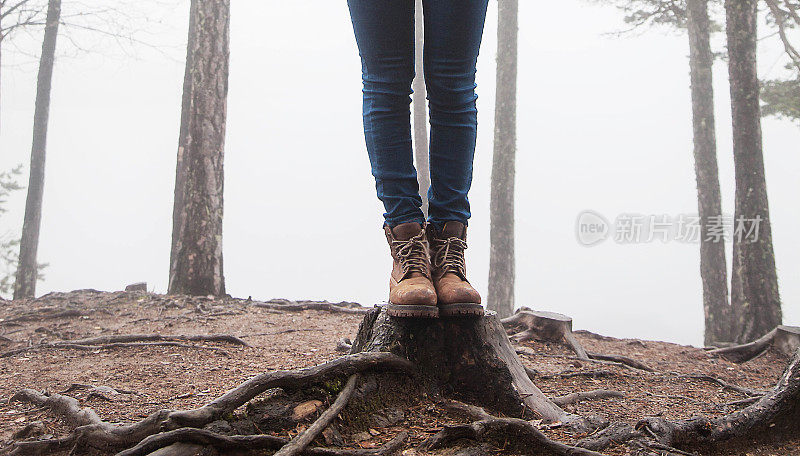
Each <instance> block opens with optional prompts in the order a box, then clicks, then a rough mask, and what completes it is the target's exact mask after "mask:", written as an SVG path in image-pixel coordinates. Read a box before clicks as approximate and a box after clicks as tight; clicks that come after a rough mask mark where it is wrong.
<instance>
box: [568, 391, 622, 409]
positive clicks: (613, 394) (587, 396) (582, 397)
mask: <svg viewBox="0 0 800 456" xmlns="http://www.w3.org/2000/svg"><path fill="white" fill-rule="evenodd" d="M618 397H625V394H623V393H621V392H619V391H608V390H595V391H585V392H577V393H570V394H565V395H563V396H558V397H555V398H553V402H554V403H555V404H556V405H558V406H559V407H563V406H565V405H569V404H575V403H577V402H582V401H595V400H598V399H609V398H618Z"/></svg>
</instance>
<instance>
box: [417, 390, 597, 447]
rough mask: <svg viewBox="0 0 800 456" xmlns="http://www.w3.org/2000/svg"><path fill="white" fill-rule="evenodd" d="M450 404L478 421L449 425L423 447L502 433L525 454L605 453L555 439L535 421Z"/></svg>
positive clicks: (452, 408)
mask: <svg viewBox="0 0 800 456" xmlns="http://www.w3.org/2000/svg"><path fill="white" fill-rule="evenodd" d="M446 407H447V408H449V409H450V410H453V411H456V412H459V413H463V414H465V415H467V416H468V417H469V418H470V419H475V420H477V421H474V422H472V423H470V424H463V425H456V426H446V427H445V428H444V429H442V430H441V431H439V432H438V433H437V434H435V435H433V436H432V437H430V438H428V439H427V440H425V441H424V442H423V443H422V444H421V445H420V449H421V450H423V451H428V450H435V449H439V448H444V447H446V446H448V445H450V444H451V443H453V442H455V441H457V440H461V439H471V440H480V439H483V438H484V437H489V436H492V435H497V436H501V439H506V438H508V437H513V438H514V439H515V444H516V446H518V447H519V449H520V450H522V451H523V452H524V453H525V454H541V450H546V451H548V452H549V453H550V454H556V455H570V456H603V455H602V454H601V453H597V452H595V451H592V450H588V449H585V448H579V447H574V446H570V445H566V444H564V443H560V442H556V441H554V440H551V439H550V438H548V437H547V436H546V435H544V434H543V433H542V431H540V430H539V429H537V428H536V427H535V426H534V425H533V424H531V423H530V422H528V421H525V420H522V419H519V418H498V417H496V416H492V415H490V414H489V413H487V412H486V411H485V410H484V409H482V408H480V407H476V406H474V405H468V404H464V403H461V402H457V401H448V402H447V403H446Z"/></svg>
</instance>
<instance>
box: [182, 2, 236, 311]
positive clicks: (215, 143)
mask: <svg viewBox="0 0 800 456" xmlns="http://www.w3.org/2000/svg"><path fill="white" fill-rule="evenodd" d="M229 30H230V0H192V3H191V12H190V19H189V40H188V45H187V53H186V73H185V76H184V82H183V106H182V109H181V129H180V137H179V141H178V163H177V168H176V177H175V202H174V205H175V206H174V209H173V221H172V223H173V225H172V252H171V256H170V273H169V293H173V294H178V293H181V294H190V295H215V296H219V295H223V294H225V280H224V276H223V271H222V211H223V157H224V148H225V122H226V113H227V101H226V100H227V94H228V64H229V62H228V60H229Z"/></svg>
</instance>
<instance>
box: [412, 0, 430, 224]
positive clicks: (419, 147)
mask: <svg viewBox="0 0 800 456" xmlns="http://www.w3.org/2000/svg"><path fill="white" fill-rule="evenodd" d="M415 8H416V14H415V18H414V23H415V30H414V36H415V46H414V56H415V57H414V70H415V71H416V77H415V78H414V83H413V84H412V88H413V90H414V155H415V156H416V162H417V180H418V181H419V194H420V196H421V197H422V212H423V213H424V214H425V215H426V216H427V215H428V189H429V188H430V187H431V171H430V158H429V156H428V108H427V103H426V100H425V98H426V97H425V71H424V70H425V67H424V64H423V61H424V59H423V50H424V42H425V20H424V18H423V16H422V0H417V3H416V7H415Z"/></svg>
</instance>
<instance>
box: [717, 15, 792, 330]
mask: <svg viewBox="0 0 800 456" xmlns="http://www.w3.org/2000/svg"><path fill="white" fill-rule="evenodd" d="M757 6H758V1H757V0H726V2H725V11H726V20H727V35H728V54H729V60H728V71H729V75H730V87H731V105H732V106H731V107H732V118H733V158H734V165H735V170H736V173H735V174H736V210H735V217H734V226H735V227H736V226H737V224H739V223H740V221H742V222H743V223H744V227H745V232H744V233H742V236H737V235H734V240H733V242H734V260H733V261H734V273H733V278H734V280H735V281H737V282H738V283H734V284H733V285H732V287H731V288H732V289H733V290H734V293H733V297H734V300H733V303H732V310H733V314H734V327H735V330H734V339H735V340H736V341H737V342H749V341H752V340H754V339H756V338H758V337H760V336H762V335H764V334H766V333H768V332H769V331H771V330H772V329H773V328H775V327H776V326H778V325H780V324H781V320H782V316H781V302H780V295H779V293H778V278H777V274H776V271H775V254H774V251H773V247H772V230H771V227H770V217H769V203H768V200H767V184H766V178H765V175H764V156H763V153H762V144H761V109H760V105H759V82H758V75H757V70H756V43H757V41H756V39H757V37H756V25H757V20H758V9H757ZM753 227H757V228H758V233H757V234H758V235H757V237H756V236H755V235H754V234H753V235H751V236H747V237H746V236H744V234H747V233H746V231H747V230H749V229H750V228H753ZM740 237H741V239H740ZM737 290H739V292H737Z"/></svg>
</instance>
